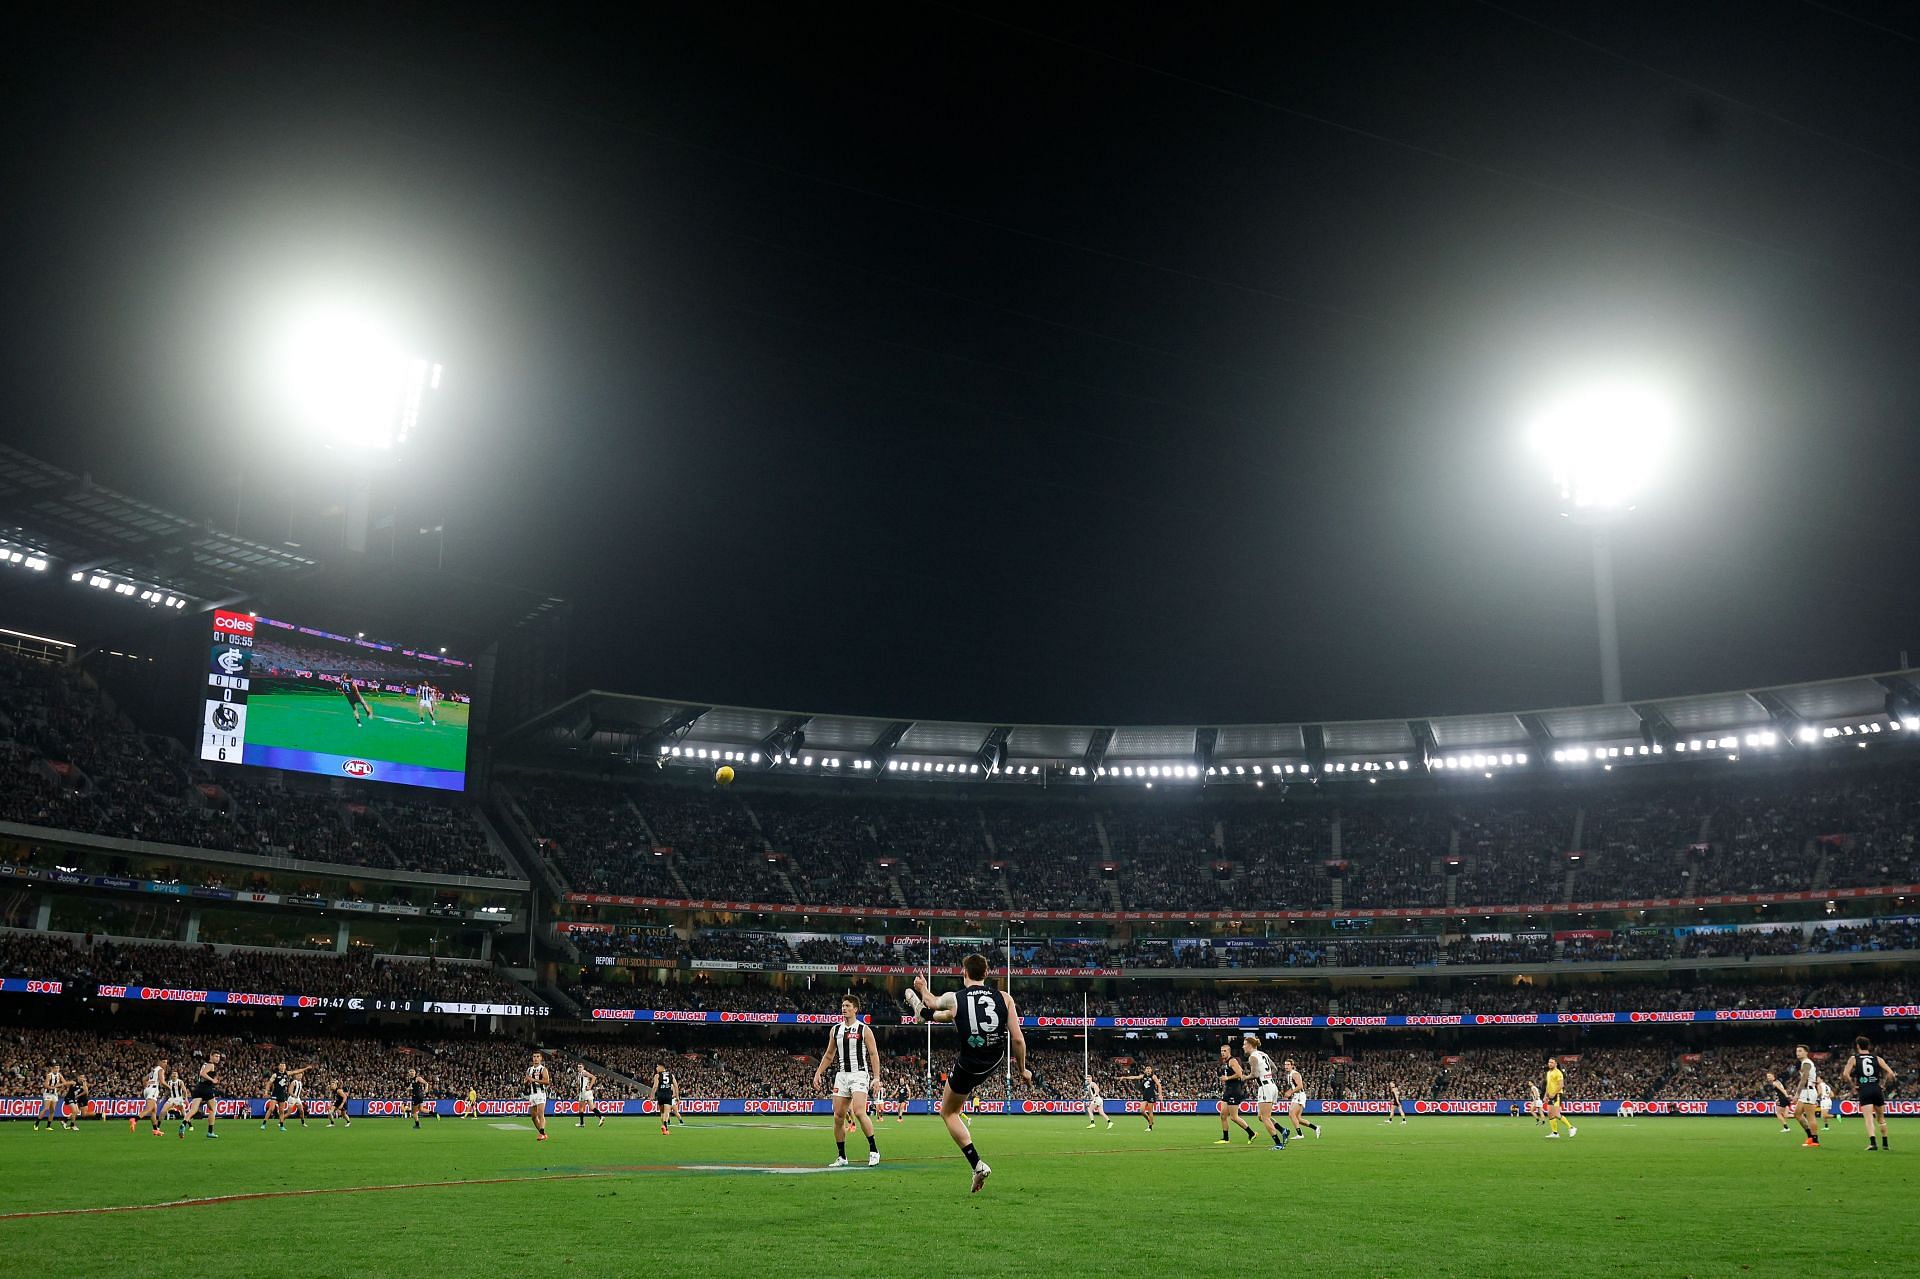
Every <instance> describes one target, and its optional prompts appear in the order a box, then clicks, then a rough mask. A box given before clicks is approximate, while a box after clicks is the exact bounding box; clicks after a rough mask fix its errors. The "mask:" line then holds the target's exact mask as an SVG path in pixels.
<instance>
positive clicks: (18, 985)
mask: <svg viewBox="0 0 1920 1279" xmlns="http://www.w3.org/2000/svg"><path fill="white" fill-rule="evenodd" d="M65 989H66V985H65V983H63V982H57V981H47V980H46V979H44V978H39V977H0V991H4V992H5V993H7V994H9V995H58V994H60V993H61V992H62V991H64V990H65Z"/></svg>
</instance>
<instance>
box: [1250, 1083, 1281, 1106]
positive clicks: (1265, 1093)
mask: <svg viewBox="0 0 1920 1279" xmlns="http://www.w3.org/2000/svg"><path fill="white" fill-rule="evenodd" d="M1254 1099H1255V1100H1256V1101H1260V1102H1264V1103H1266V1104H1267V1105H1269V1106H1271V1105H1273V1104H1274V1103H1275V1102H1277V1101H1279V1100H1280V1085H1279V1084H1271V1083H1269V1084H1261V1085H1260V1091H1259V1092H1258V1093H1256V1094H1255V1095H1254Z"/></svg>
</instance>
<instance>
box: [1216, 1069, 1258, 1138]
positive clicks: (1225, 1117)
mask: <svg viewBox="0 0 1920 1279" xmlns="http://www.w3.org/2000/svg"><path fill="white" fill-rule="evenodd" d="M1246 1099H1247V1070H1246V1067H1244V1066H1242V1065H1241V1064H1240V1059H1239V1058H1238V1057H1236V1056H1234V1055H1233V1045H1232V1044H1221V1045H1220V1100H1219V1101H1218V1102H1216V1103H1215V1106H1216V1107H1217V1108H1218V1109H1219V1111H1220V1140H1218V1141H1216V1142H1214V1143H1213V1144H1214V1145H1216V1146H1225V1145H1228V1144H1230V1143H1231V1142H1232V1140H1233V1138H1232V1137H1230V1136H1228V1135H1227V1132H1228V1129H1227V1124H1228V1123H1229V1122H1231V1123H1233V1124H1234V1125H1236V1126H1237V1127H1238V1128H1239V1129H1240V1131H1242V1132H1244V1133H1246V1134H1247V1140H1248V1141H1252V1140H1253V1125H1252V1124H1250V1123H1248V1122H1247V1121H1246V1120H1244V1119H1242V1118H1241V1117H1240V1103H1241V1102H1243V1101H1245V1100H1246Z"/></svg>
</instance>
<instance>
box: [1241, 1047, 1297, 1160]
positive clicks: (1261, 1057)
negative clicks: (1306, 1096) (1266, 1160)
mask: <svg viewBox="0 0 1920 1279" xmlns="http://www.w3.org/2000/svg"><path fill="white" fill-rule="evenodd" d="M1240 1047H1241V1050H1242V1051H1244V1052H1245V1053H1246V1055H1247V1073H1248V1074H1249V1075H1251V1076H1253V1089H1254V1091H1253V1113H1254V1115H1255V1117H1256V1118H1258V1119H1259V1120H1260V1126H1261V1127H1262V1128H1265V1129H1266V1130H1267V1136H1269V1137H1271V1138H1273V1148H1274V1149H1275V1150H1285V1149H1286V1148H1287V1142H1289V1141H1291V1140H1292V1139H1293V1134H1292V1133H1291V1132H1289V1131H1288V1130H1287V1126H1286V1125H1285V1124H1278V1125H1276V1124H1275V1123H1274V1122H1273V1108H1274V1107H1275V1106H1276V1105H1278V1104H1279V1102H1280V1085H1279V1084H1278V1083H1276V1082H1274V1073H1273V1058H1271V1057H1269V1056H1267V1055H1266V1054H1265V1053H1263V1052H1261V1051H1260V1036H1258V1035H1256V1034H1254V1033H1253V1032H1252V1031H1248V1032H1247V1034H1246V1035H1244V1036H1242V1037H1241V1040H1240Z"/></svg>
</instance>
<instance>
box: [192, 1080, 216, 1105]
mask: <svg viewBox="0 0 1920 1279" xmlns="http://www.w3.org/2000/svg"><path fill="white" fill-rule="evenodd" d="M193 1098H194V1100H195V1101H204V1102H206V1103H207V1104H208V1105H212V1104H213V1085H212V1084H210V1083H208V1082H207V1081H206V1080H204V1079H202V1080H201V1081H200V1082H199V1083H197V1084H195V1085H194V1086H193Z"/></svg>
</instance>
